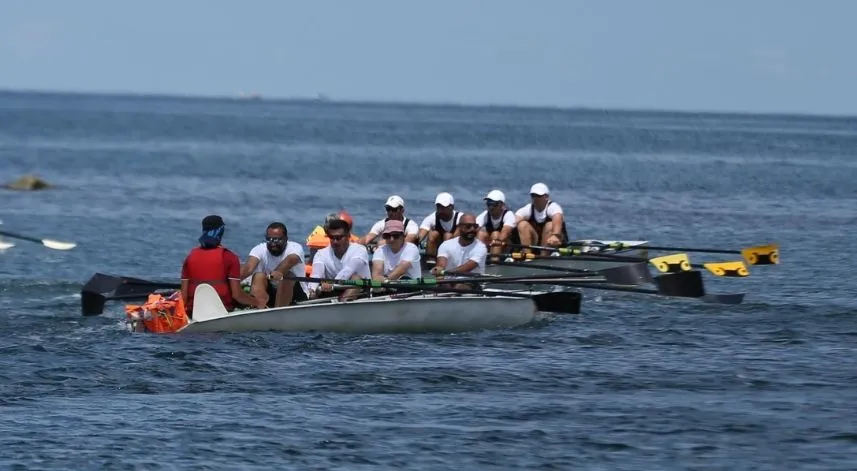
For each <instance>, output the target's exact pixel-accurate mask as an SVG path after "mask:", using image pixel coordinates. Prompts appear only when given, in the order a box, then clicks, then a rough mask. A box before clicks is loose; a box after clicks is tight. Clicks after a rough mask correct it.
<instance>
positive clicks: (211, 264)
mask: <svg viewBox="0 0 857 471" xmlns="http://www.w3.org/2000/svg"><path fill="white" fill-rule="evenodd" d="M225 231H226V224H224V222H223V219H222V218H221V217H220V216H218V215H216V214H212V215H210V216H206V217H205V219H203V220H202V236H200V237H199V247H195V248H194V249H192V250H191V251H190V253H189V254H188V255H187V257H185V260H184V263H183V264H182V276H181V285H180V286H181V288H180V289H181V292H182V298H183V300H184V304H185V310H186V311H187V314H188V316H189V317H191V318H193V296H194V292H195V291H196V287H197V286H199V285H201V284H203V283H205V284H209V285H211V286H212V287H213V288H214V290H215V291H217V294H218V296H220V300H221V301H222V302H223V306H224V307H225V308H226V310H227V311H232V310H233V309H235V304H236V302H237V303H240V304H243V305H245V306H253V307H256V308H259V309H264V308H265V301H264V300H261V299H257V298H254V297H253V296H250V295H248V294H247V293H245V292H244V290H243V289H241V261H240V260H239V259H238V256H237V255H235V253H234V252H232V251H231V250H229V249H227V248H226V247H224V246H223V245H222V244H221V242H222V240H223V234H224V232H225Z"/></svg>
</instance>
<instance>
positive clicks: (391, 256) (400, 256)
mask: <svg viewBox="0 0 857 471" xmlns="http://www.w3.org/2000/svg"><path fill="white" fill-rule="evenodd" d="M379 260H380V261H382V262H384V276H387V275H389V274H390V272H391V271H393V270H395V269H396V267H397V266H399V264H400V263H402V262H411V266H410V267H409V268H408V271H407V272H406V273H405V274H404V276H408V277H410V278H411V279H412V280H415V279H417V278H422V276H423V271H422V268H420V248H419V247H417V246H416V245H415V244H412V243H410V242H405V244H404V245H403V246H402V249H401V250H399V252H398V253H396V252H393V249H392V248H391V247H390V244H385V245H383V246H382V247H381V248H380V249H378V250H376V251H375V253H373V254H372V263H373V264H374V263H375V262H377V261H379Z"/></svg>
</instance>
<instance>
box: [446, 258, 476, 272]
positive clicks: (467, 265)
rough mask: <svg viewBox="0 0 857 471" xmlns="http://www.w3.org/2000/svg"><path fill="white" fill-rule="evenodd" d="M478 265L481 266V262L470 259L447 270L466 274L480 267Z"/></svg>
mask: <svg viewBox="0 0 857 471" xmlns="http://www.w3.org/2000/svg"><path fill="white" fill-rule="evenodd" d="M478 266H479V264H478V263H476V261H474V260H468V261H466V262H464V263H462V264H461V265H459V266H457V267H455V268H453V269H452V270H447V271H448V272H452V273H457V274H464V273H470V272H471V271H473V270H475V269H476V267H478Z"/></svg>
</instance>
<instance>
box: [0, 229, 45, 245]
mask: <svg viewBox="0 0 857 471" xmlns="http://www.w3.org/2000/svg"><path fill="white" fill-rule="evenodd" d="M0 235H2V236H6V237H9V238H12V239H20V240H27V241H30V242H35V243H37V244H41V243H42V239H39V238H36V237H30V236H25V235H21V234H15V233H14V232H6V231H0Z"/></svg>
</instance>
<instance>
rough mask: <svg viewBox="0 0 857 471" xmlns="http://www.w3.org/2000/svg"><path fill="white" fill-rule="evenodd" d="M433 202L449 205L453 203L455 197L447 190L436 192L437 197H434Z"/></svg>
mask: <svg viewBox="0 0 857 471" xmlns="http://www.w3.org/2000/svg"><path fill="white" fill-rule="evenodd" d="M434 204H439V205H441V206H446V207H449V206H452V205H454V204H455V199H453V198H452V195H450V194H449V193H447V192H443V193H438V194H437V198H435V199H434Z"/></svg>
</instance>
